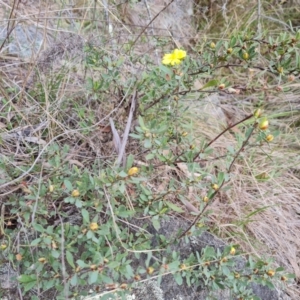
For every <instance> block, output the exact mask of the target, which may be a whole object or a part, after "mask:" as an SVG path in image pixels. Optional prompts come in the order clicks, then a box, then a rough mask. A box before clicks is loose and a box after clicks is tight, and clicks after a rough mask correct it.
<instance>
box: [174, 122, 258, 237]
mask: <svg viewBox="0 0 300 300" xmlns="http://www.w3.org/2000/svg"><path fill="white" fill-rule="evenodd" d="M256 125H257V123H255V124H254V125H253V127H252V129H251V132H250V133H249V135H248V137H247V138H246V139H245V140H244V142H243V143H242V146H241V147H240V149H239V150H238V151H237V153H236V154H235V156H234V158H233V160H232V162H231V164H230V166H229V167H228V169H227V173H230V172H231V170H232V167H233V165H234V162H235V161H236V159H237V158H238V156H239V155H240V153H241V152H242V151H243V150H244V147H245V146H246V145H247V143H248V141H249V139H250V137H251V136H252V134H253V131H254V129H255V128H256ZM214 140H215V139H214ZM214 140H213V141H214ZM213 141H212V142H213ZM224 184H225V179H223V181H222V183H221V185H220V186H219V188H218V190H216V191H215V192H214V193H213V194H212V196H211V198H210V201H208V202H207V203H206V205H205V206H204V207H203V209H202V211H201V212H200V213H199V214H198V216H197V217H196V218H195V219H194V221H193V222H192V223H191V225H190V226H189V227H188V228H187V229H186V230H185V231H184V232H183V233H182V234H180V236H179V237H178V239H180V238H182V237H183V236H184V235H185V234H186V233H187V232H188V231H189V230H190V229H191V228H192V227H193V226H194V225H195V224H196V223H197V222H198V221H199V219H200V218H201V216H203V214H204V212H205V211H206V210H207V208H208V206H209V205H210V204H211V203H212V201H213V199H214V198H215V197H216V195H218V194H219V193H220V191H221V189H222V187H223V186H224Z"/></svg>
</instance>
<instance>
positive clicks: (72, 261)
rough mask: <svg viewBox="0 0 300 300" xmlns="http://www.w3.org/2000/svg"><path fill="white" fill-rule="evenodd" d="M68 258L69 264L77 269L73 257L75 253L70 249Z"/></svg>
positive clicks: (67, 254) (67, 253)
mask: <svg viewBox="0 0 300 300" xmlns="http://www.w3.org/2000/svg"><path fill="white" fill-rule="evenodd" d="M66 258H67V262H68V263H69V265H70V266H71V267H73V268H74V269H75V264H74V259H73V255H72V253H71V252H70V251H68V250H67V251H66Z"/></svg>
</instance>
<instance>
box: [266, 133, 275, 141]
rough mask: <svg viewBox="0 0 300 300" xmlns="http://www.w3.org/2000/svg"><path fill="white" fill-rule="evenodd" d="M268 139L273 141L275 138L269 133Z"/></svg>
mask: <svg viewBox="0 0 300 300" xmlns="http://www.w3.org/2000/svg"><path fill="white" fill-rule="evenodd" d="M266 140H267V141H268V142H272V141H273V140H274V136H273V135H272V134H268V135H267V136H266Z"/></svg>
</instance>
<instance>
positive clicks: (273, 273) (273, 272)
mask: <svg viewBox="0 0 300 300" xmlns="http://www.w3.org/2000/svg"><path fill="white" fill-rule="evenodd" d="M275 273H276V272H275V271H274V270H268V271H267V275H268V276H270V277H273V276H274V275H275Z"/></svg>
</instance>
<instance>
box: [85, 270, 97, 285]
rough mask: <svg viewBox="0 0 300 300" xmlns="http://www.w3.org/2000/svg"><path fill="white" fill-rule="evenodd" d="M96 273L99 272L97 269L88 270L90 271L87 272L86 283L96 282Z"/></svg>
mask: <svg viewBox="0 0 300 300" xmlns="http://www.w3.org/2000/svg"><path fill="white" fill-rule="evenodd" d="M98 274H99V272H98V271H93V272H90V273H89V279H88V283H89V284H93V283H96V282H97V280H98Z"/></svg>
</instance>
